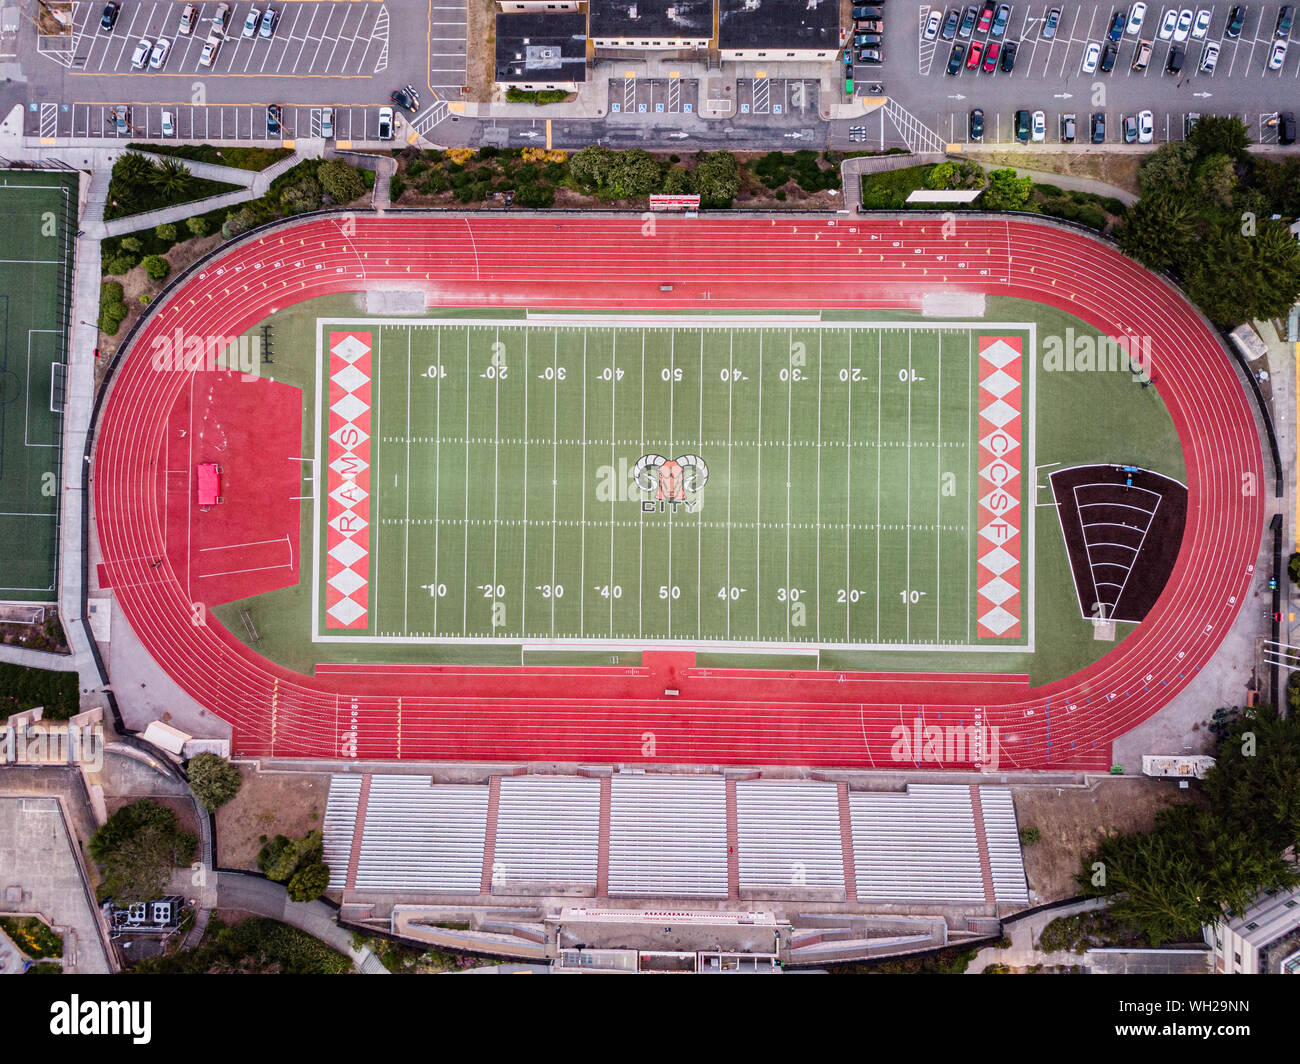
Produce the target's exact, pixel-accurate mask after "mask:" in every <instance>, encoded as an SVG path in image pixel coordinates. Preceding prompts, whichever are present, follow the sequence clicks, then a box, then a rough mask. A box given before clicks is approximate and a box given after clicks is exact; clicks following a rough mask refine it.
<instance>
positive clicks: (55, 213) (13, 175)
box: [0, 170, 77, 602]
mask: <svg viewBox="0 0 1300 1064" xmlns="http://www.w3.org/2000/svg"><path fill="white" fill-rule="evenodd" d="M76 182H77V179H76V177H75V175H73V176H71V177H70V176H68V175H64V174H45V173H39V172H33V171H29V170H9V171H5V172H4V173H3V175H0V213H3V215H4V217H5V226H4V230H3V233H0V543H3V544H4V545H5V553H4V559H3V561H2V562H0V599H13V600H19V601H32V602H53V601H54V599H55V591H56V589H55V585H56V559H57V542H56V539H57V529H58V516H59V495H60V489H59V473H60V461H61V456H60V451H59V447H60V443H61V440H62V421H63V401H64V369H65V365H66V362H67V356H66V347H67V331H68V321H67V314H68V306H69V293H70V287H71V278H72V240H73V234H74V232H75V230H76V187H77V183H76Z"/></svg>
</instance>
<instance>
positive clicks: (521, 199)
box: [515, 185, 555, 207]
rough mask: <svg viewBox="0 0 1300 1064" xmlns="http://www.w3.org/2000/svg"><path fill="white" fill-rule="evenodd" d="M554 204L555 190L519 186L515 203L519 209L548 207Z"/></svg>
mask: <svg viewBox="0 0 1300 1064" xmlns="http://www.w3.org/2000/svg"><path fill="white" fill-rule="evenodd" d="M554 202H555V190H554V189H553V188H548V187H547V186H545V185H520V186H519V188H518V189H516V191H515V203H517V204H518V205H519V206H520V207H549V206H551V205H552V204H553V203H554Z"/></svg>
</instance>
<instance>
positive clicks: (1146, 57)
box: [1133, 41, 1155, 70]
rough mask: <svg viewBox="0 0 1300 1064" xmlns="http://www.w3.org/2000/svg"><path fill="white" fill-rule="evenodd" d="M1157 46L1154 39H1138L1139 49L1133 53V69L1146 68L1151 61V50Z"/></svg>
mask: <svg viewBox="0 0 1300 1064" xmlns="http://www.w3.org/2000/svg"><path fill="white" fill-rule="evenodd" d="M1154 47H1155V44H1154V42H1153V41H1138V46H1137V51H1135V52H1134V53H1133V69H1134V70H1146V68H1147V64H1148V63H1150V62H1151V50H1152V48H1154Z"/></svg>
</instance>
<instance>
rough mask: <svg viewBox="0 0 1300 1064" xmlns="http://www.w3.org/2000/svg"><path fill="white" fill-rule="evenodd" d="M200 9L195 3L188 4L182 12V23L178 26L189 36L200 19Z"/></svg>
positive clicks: (181, 31)
mask: <svg viewBox="0 0 1300 1064" xmlns="http://www.w3.org/2000/svg"><path fill="white" fill-rule="evenodd" d="M198 18H199V9H198V8H197V7H195V6H194V5H193V4H186V5H185V10H184V11H182V12H181V24H180V26H179V27H178V29H179V32H180V33H183V34H184V35H185V36H186V37H188V36H189V35H190V34H191V33H193V32H194V23H195V22H197V21H198Z"/></svg>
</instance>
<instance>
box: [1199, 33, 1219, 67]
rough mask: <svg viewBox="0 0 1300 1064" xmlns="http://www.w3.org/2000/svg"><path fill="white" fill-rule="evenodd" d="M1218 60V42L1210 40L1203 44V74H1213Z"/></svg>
mask: <svg viewBox="0 0 1300 1064" xmlns="http://www.w3.org/2000/svg"><path fill="white" fill-rule="evenodd" d="M1218 62H1219V42H1218V41H1210V42H1209V43H1207V44H1206V46H1205V51H1204V52H1202V53H1201V65H1200V69H1201V72H1202V73H1204V74H1213V73H1214V68H1215V66H1217V65H1218Z"/></svg>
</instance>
